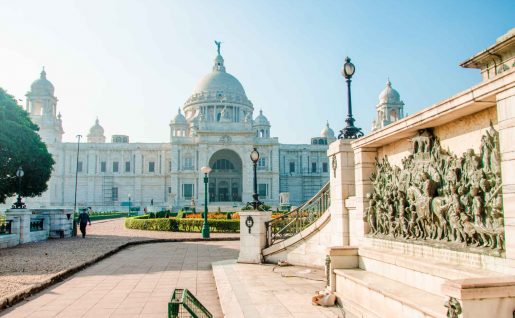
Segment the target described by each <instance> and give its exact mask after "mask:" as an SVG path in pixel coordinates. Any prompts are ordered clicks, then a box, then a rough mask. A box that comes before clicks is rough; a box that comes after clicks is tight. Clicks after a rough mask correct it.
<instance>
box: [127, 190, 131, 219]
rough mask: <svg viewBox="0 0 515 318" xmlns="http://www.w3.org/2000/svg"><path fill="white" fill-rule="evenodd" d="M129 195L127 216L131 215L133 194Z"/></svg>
mask: <svg viewBox="0 0 515 318" xmlns="http://www.w3.org/2000/svg"><path fill="white" fill-rule="evenodd" d="M127 197H129V212H128V213H127V216H131V195H130V193H129V194H128V195H127Z"/></svg>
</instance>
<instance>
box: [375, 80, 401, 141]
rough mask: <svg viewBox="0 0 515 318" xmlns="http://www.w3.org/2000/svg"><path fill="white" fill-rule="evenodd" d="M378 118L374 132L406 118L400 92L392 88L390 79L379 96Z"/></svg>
mask: <svg viewBox="0 0 515 318" xmlns="http://www.w3.org/2000/svg"><path fill="white" fill-rule="evenodd" d="M376 111H377V118H376V120H374V122H373V123H372V130H373V131H374V130H378V129H381V128H383V127H384V126H386V125H389V124H391V123H393V122H394V121H397V120H399V119H401V118H403V117H404V103H403V102H402V101H401V96H400V95H399V92H397V91H396V90H395V89H393V88H392V83H391V82H390V79H388V80H387V81H386V87H385V88H384V89H383V91H382V92H381V94H379V104H377V105H376Z"/></svg>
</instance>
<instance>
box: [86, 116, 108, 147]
mask: <svg viewBox="0 0 515 318" xmlns="http://www.w3.org/2000/svg"><path fill="white" fill-rule="evenodd" d="M87 137H88V142H92V143H104V142H105V141H106V137H105V136H104V128H103V127H102V126H100V123H99V121H98V118H97V119H96V120H95V124H94V125H93V126H92V127H91V128H90V129H89V134H88V136H87Z"/></svg>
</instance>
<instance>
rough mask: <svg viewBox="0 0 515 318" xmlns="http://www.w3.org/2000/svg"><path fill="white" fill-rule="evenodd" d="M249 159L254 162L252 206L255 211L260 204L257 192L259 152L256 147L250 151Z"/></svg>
mask: <svg viewBox="0 0 515 318" xmlns="http://www.w3.org/2000/svg"><path fill="white" fill-rule="evenodd" d="M250 160H252V162H253V164H254V194H253V195H252V198H254V201H253V202H252V206H253V207H254V210H256V211H257V209H258V207H259V206H260V205H261V204H262V202H260V201H259V195H258V192H257V172H256V171H257V162H258V161H259V152H258V151H257V149H256V148H254V150H252V152H251V153H250Z"/></svg>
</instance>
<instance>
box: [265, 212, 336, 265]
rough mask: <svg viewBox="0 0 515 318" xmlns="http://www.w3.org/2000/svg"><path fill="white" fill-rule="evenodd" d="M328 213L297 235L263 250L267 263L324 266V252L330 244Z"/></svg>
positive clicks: (330, 232) (330, 234) (329, 216)
mask: <svg viewBox="0 0 515 318" xmlns="http://www.w3.org/2000/svg"><path fill="white" fill-rule="evenodd" d="M330 220H331V214H330V211H329V210H328V211H326V212H325V213H324V214H323V215H322V216H321V217H320V218H319V219H318V220H317V221H316V222H315V223H313V224H312V225H310V226H309V227H307V228H306V229H305V230H303V231H302V232H300V233H298V234H297V235H295V236H293V237H291V238H289V239H287V240H285V241H283V242H280V243H278V244H274V245H273V246H271V247H269V248H265V249H264V250H263V256H264V259H265V262H267V263H277V262H279V261H287V262H288V263H290V264H292V265H299V266H308V267H318V268H322V267H324V266H325V258H326V250H327V248H328V247H330V246H331V244H332V226H331V222H330Z"/></svg>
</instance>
